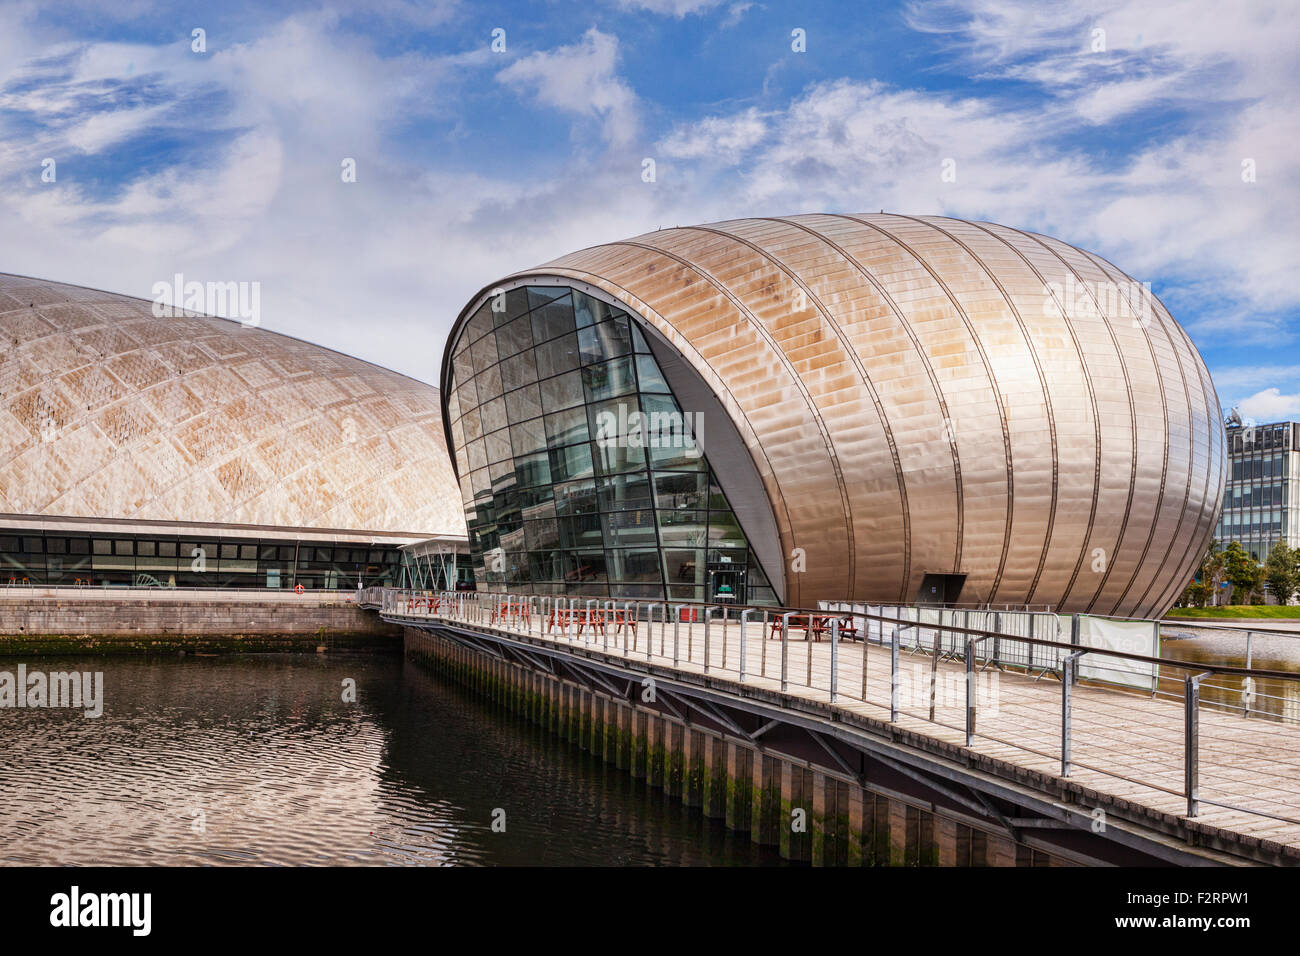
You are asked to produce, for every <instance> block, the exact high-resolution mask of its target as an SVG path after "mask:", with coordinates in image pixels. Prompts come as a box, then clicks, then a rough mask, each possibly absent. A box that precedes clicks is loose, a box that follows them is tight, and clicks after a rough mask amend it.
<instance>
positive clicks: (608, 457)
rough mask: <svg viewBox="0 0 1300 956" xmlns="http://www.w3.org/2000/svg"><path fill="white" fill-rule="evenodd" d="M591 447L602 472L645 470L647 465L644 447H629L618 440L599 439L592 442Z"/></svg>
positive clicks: (611, 473)
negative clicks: (617, 441) (618, 442)
mask: <svg viewBox="0 0 1300 956" xmlns="http://www.w3.org/2000/svg"><path fill="white" fill-rule="evenodd" d="M591 449H592V455H593V456H595V458H596V461H597V463H598V465H599V468H600V470H601V472H602V473H603V474H606V475H613V474H618V473H620V472H627V471H637V470H644V469H645V467H646V460H645V449H644V448H629V447H627V446H625V445H619V444H617V443H616V442H610V441H606V442H604V443H601V442H599V441H597V442H593V443H592V444H591Z"/></svg>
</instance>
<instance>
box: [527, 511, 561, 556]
mask: <svg viewBox="0 0 1300 956" xmlns="http://www.w3.org/2000/svg"><path fill="white" fill-rule="evenodd" d="M524 541H525V542H526V543H527V545H528V550H529V551H550V550H553V549H555V548H558V547H559V546H560V526H559V524H558V523H557V521H556V520H555V519H554V518H552V519H550V520H549V521H525V522H524Z"/></svg>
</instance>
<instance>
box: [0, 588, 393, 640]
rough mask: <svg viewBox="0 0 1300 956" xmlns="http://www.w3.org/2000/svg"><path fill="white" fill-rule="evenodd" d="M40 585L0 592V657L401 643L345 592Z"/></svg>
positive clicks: (387, 624) (390, 625)
mask: <svg viewBox="0 0 1300 956" xmlns="http://www.w3.org/2000/svg"><path fill="white" fill-rule="evenodd" d="M37 590H38V589H30V590H28V591H27V592H25V593H24V592H20V591H9V592H0V656H10V657H12V656H18V655H29V654H67V653H85V652H89V653H149V652H164V651H166V652H170V651H173V650H187V651H195V652H210V653H219V652H230V651H245V652H263V651H314V650H316V649H317V648H320V647H325V648H327V649H340V650H342V649H358V650H359V649H370V648H381V649H389V650H393V651H396V650H397V649H398V648H399V647H400V646H401V635H402V629H401V628H400V627H397V626H396V625H393V624H389V623H387V622H386V621H383V620H381V619H380V617H379V615H377V614H373V613H370V612H367V611H363V610H362V609H361V608H359V607H357V606H356V605H355V604H352V603H348V602H347V600H346V598H345V597H344V596H342V595H316V594H313V593H311V592H309V593H307V594H303V595H296V594H293V593H292V592H290V593H288V594H270V595H263V594H259V593H256V592H225V593H223V592H220V591H214V592H160V591H149V592H123V591H91V592H85V593H82V594H77V593H69V592H67V591H49V592H43V593H36V592H37Z"/></svg>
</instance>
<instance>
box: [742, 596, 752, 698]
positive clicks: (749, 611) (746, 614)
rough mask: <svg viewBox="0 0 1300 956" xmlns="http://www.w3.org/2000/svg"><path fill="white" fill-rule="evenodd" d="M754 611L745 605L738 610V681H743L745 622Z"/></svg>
mask: <svg viewBox="0 0 1300 956" xmlns="http://www.w3.org/2000/svg"><path fill="white" fill-rule="evenodd" d="M753 613H754V609H753V608H752V607H747V608H745V610H743V611H741V612H740V682H741V683H742V684H743V683H744V682H745V624H746V623H748V621H749V615H751V614H753Z"/></svg>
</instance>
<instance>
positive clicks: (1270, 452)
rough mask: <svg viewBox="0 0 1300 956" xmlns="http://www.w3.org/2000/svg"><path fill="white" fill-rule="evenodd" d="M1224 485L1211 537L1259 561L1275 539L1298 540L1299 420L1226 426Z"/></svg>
mask: <svg viewBox="0 0 1300 956" xmlns="http://www.w3.org/2000/svg"><path fill="white" fill-rule="evenodd" d="M1228 457H1229V467H1228V487H1227V489H1226V490H1225V493H1224V496H1223V514H1222V516H1221V517H1220V518H1219V526H1218V528H1217V531H1216V534H1215V537H1216V538H1217V539H1218V540H1219V542H1220V543H1222V544H1227V543H1228V542H1230V541H1237V542H1240V544H1241V546H1242V547H1243V548H1244V549H1245V550H1246V551H1247V552H1248V553H1249V554H1250V555H1251V556H1252V557H1254V558H1255V560H1257V561H1262V560H1263V559H1264V557H1265V556H1266V555H1267V554H1268V551H1269V549H1270V548H1271V547H1273V545H1274V544H1275V543H1276V542H1277V541H1278V540H1283V541H1286V543H1287V544H1288V545H1290V546H1291V547H1297V546H1300V496H1298V493H1300V424H1297V423H1295V422H1277V423H1273V424H1268V425H1255V426H1253V427H1240V426H1229V428H1228Z"/></svg>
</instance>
